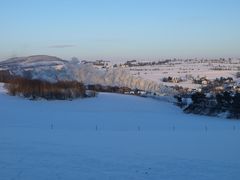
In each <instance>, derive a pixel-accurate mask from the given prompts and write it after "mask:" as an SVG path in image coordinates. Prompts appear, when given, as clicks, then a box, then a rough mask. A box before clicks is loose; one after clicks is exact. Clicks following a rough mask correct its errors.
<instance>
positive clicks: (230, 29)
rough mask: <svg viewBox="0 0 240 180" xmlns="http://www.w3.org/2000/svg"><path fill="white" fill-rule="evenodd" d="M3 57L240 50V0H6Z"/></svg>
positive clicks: (0, 8) (1, 18) (1, 6)
mask: <svg viewBox="0 0 240 180" xmlns="http://www.w3.org/2000/svg"><path fill="white" fill-rule="evenodd" d="M0 23H1V25H0V59H5V58H8V57H13V56H27V55H32V54H48V55H54V56H59V57H62V58H65V59H68V58H71V57H73V56H76V57H78V58H79V59H88V60H94V59H107V60H114V61H118V60H125V59H139V60H142V59H145V60H151V59H152V60H157V59H161V58H174V57H176V58H178V57H179V58H194V57H199V58H202V57H204V58H205V57H206V58H207V57H209V58H212V57H240V1H239V0H118V1H117V0H39V1H37V0H36V1H35V0H1V1H0Z"/></svg>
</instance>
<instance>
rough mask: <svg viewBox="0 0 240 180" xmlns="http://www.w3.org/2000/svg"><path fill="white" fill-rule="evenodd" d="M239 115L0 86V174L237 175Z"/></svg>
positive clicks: (181, 179) (39, 178)
mask: <svg viewBox="0 0 240 180" xmlns="http://www.w3.org/2000/svg"><path fill="white" fill-rule="evenodd" d="M239 139H240V122H239V121H237V120H227V119H221V118H210V117H205V116H196V115H187V114H184V113H182V111H181V109H178V108H177V107H176V106H174V105H173V104H171V103H166V102H161V101H157V100H153V99H149V98H140V97H136V96H126V95H119V94H108V93H101V94H99V96H98V97H96V98H88V99H77V100H73V101H45V100H41V101H29V100H26V99H22V98H20V97H12V96H8V95H7V94H6V91H5V90H4V89H3V88H2V84H1V85H0V179H1V180H10V179H15V180H21V179H23V180H33V179H34V180H59V179H64V180H66V179H67V180H79V179H91V180H93V179H96V180H106V179H113V180H146V179H147V180H159V179H167V180H168V179H169V180H192V179H194V180H210V179H213V180H215V179H217V180H230V179H231V180H238V179H240V171H239V169H240V154H239V152H240V143H239Z"/></svg>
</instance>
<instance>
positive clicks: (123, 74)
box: [0, 55, 176, 95]
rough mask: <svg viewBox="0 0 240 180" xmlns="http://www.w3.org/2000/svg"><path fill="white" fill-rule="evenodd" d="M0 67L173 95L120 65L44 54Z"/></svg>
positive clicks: (32, 75)
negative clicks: (106, 65)
mask: <svg viewBox="0 0 240 180" xmlns="http://www.w3.org/2000/svg"><path fill="white" fill-rule="evenodd" d="M0 68H2V69H5V70H9V71H10V72H11V73H12V74H14V75H18V76H23V77H27V78H30V79H40V80H45V81H49V82H57V81H79V82H83V83H84V84H86V85H88V84H100V85H103V86H119V87H129V88H131V89H136V88H137V89H140V90H144V91H149V92H154V93H157V94H159V95H174V94H175V93H176V92H175V91H174V90H173V89H172V88H169V87H166V86H163V85H161V84H158V83H156V82H154V81H151V80H144V79H142V78H140V77H135V76H133V75H130V73H129V72H128V71H126V70H124V69H123V68H111V69H98V68H95V67H94V66H93V65H92V64H82V63H80V62H77V61H65V60H62V59H60V58H57V57H51V56H44V55H38V56H30V57H20V58H12V59H8V60H6V61H3V62H0Z"/></svg>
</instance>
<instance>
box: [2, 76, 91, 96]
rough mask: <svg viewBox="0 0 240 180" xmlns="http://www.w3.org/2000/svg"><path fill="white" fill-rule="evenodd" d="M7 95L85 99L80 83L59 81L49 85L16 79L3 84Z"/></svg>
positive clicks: (36, 81) (47, 83)
mask: <svg viewBox="0 0 240 180" xmlns="http://www.w3.org/2000/svg"><path fill="white" fill-rule="evenodd" d="M5 87H6V89H7V90H8V93H9V94H11V95H14V96H15V95H20V96H23V97H26V98H30V99H37V98H44V99H60V100H64V99H73V98H78V97H86V96H87V95H86V89H85V86H84V85H83V84H82V83H79V82H77V81H59V82H56V83H50V82H47V81H41V80H32V79H26V78H22V77H16V78H14V79H11V80H9V82H8V83H7V84H5Z"/></svg>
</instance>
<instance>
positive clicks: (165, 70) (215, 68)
mask: <svg viewBox="0 0 240 180" xmlns="http://www.w3.org/2000/svg"><path fill="white" fill-rule="evenodd" d="M126 69H128V70H129V71H130V72H131V74H133V75H135V76H137V77H142V78H144V79H148V80H152V81H155V82H158V83H160V82H161V83H163V84H165V85H169V86H173V85H180V86H183V87H188V88H197V87H199V85H197V84H193V83H192V81H191V80H187V81H183V82H180V83H168V82H162V78H164V77H169V76H171V77H175V78H181V79H186V76H192V77H194V78H196V77H206V78H207V79H210V80H213V79H216V78H220V77H225V78H227V77H232V78H235V75H236V73H237V72H239V71H240V59H225V60H220V59H219V60H207V59H205V60H198V59H192V60H175V61H173V60H172V61H170V62H168V63H166V64H162V65H146V66H136V67H126Z"/></svg>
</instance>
